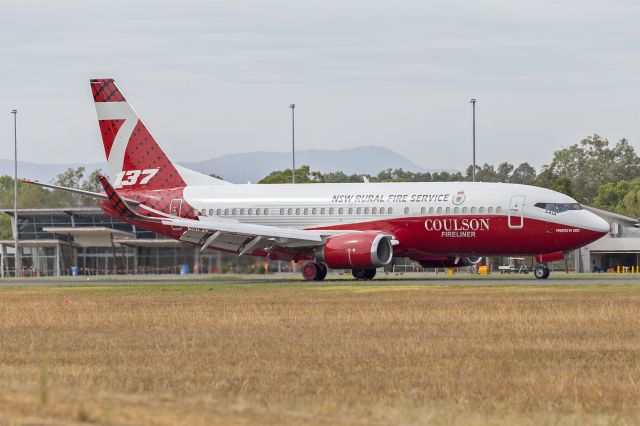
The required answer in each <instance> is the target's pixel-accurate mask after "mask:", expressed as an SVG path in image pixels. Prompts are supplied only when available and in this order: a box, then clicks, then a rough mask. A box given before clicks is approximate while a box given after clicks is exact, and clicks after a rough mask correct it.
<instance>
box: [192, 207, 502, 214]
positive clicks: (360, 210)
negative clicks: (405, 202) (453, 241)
mask: <svg viewBox="0 0 640 426" xmlns="http://www.w3.org/2000/svg"><path fill="white" fill-rule="evenodd" d="M494 212H495V214H500V213H502V207H495V208H494V207H477V208H476V207H453V208H451V207H445V208H443V207H437V208H436V207H429V210H428V213H429V214H443V213H444V214H451V213H453V214H465V213H471V214H475V213H479V214H482V213H488V214H493V213H494ZM208 213H209V214H208V216H229V215H231V216H260V215H263V216H266V215H268V214H269V209H209V211H208ZM279 213H280V216H285V215H286V216H294V215H295V216H300V215H303V216H307V215H309V214H311V215H313V216H316V215H318V214H320V215H327V214H328V215H330V216H331V215H334V214H338V215H344V214H345V213H346V214H348V215H352V214H356V215H361V214H364V215H369V214H372V215H379V214H393V207H388V208H384V207H380V208H378V207H371V208H369V207H338V208H334V207H329V208H324V207H321V208H317V207H313V208H308V207H306V208H288V209H280V211H279ZM404 214H409V207H405V208H404ZM420 214H427V208H426V207H422V208H420ZM200 215H201V216H207V209H202V211H201V212H200Z"/></svg>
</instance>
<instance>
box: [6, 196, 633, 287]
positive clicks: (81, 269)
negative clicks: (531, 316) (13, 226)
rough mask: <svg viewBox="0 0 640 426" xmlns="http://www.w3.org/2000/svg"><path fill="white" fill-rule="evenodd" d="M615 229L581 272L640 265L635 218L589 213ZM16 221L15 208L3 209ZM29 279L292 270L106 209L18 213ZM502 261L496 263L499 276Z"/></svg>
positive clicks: (584, 254) (579, 260) (587, 251)
mask: <svg viewBox="0 0 640 426" xmlns="http://www.w3.org/2000/svg"><path fill="white" fill-rule="evenodd" d="M589 210H591V211H593V212H594V213H596V214H598V215H599V216H601V217H603V218H604V219H605V220H607V221H608V222H609V223H610V224H611V231H610V232H609V234H608V235H606V236H605V237H603V238H601V239H600V240H598V241H595V242H593V243H591V244H589V245H588V246H585V247H583V248H581V249H579V250H576V251H575V252H574V253H573V254H572V258H573V259H572V260H573V261H572V262H570V263H569V264H568V265H564V262H562V263H563V265H562V266H560V269H564V268H565V266H568V268H569V269H570V270H574V271H576V272H593V271H604V272H606V271H618V270H619V269H620V271H621V272H624V271H625V268H626V270H630V269H631V268H632V267H637V266H638V265H640V227H639V225H638V220H637V219H635V218H631V217H627V216H623V215H619V214H616V213H611V212H607V211H604V210H599V209H593V208H589ZM0 212H1V213H3V214H6V215H8V216H10V217H11V220H12V221H13V219H14V218H13V210H9V209H6V210H0ZM18 237H19V250H20V253H21V262H22V267H21V272H20V274H21V276H62V275H70V274H71V273H72V267H76V268H77V269H76V273H78V274H80V275H104V274H179V273H181V272H186V271H189V272H191V273H216V272H240V271H243V272H264V271H265V270H271V271H283V272H284V271H287V270H290V269H291V268H292V265H291V264H289V263H287V262H267V261H265V260H264V259H260V258H253V257H250V256H247V257H242V258H238V257H237V256H235V255H233V254H224V253H221V252H217V251H211V250H208V251H206V252H204V253H201V252H200V248H199V247H194V246H190V245H187V244H184V243H182V242H180V241H177V240H173V239H168V238H165V237H163V236H160V235H158V234H156V233H154V232H150V231H146V230H143V229H138V228H136V227H135V226H133V225H130V224H127V223H124V222H120V221H118V220H116V219H113V218H111V217H109V216H107V215H105V214H104V213H103V212H102V210H101V209H100V208H98V207H83V208H69V209H64V208H62V209H21V210H18ZM14 259H15V249H14V241H13V240H0V276H2V277H11V276H15V269H14V264H15V261H14ZM499 264H500V262H499V261H497V260H496V261H493V262H492V265H493V269H494V272H495V270H497V266H498V265H499Z"/></svg>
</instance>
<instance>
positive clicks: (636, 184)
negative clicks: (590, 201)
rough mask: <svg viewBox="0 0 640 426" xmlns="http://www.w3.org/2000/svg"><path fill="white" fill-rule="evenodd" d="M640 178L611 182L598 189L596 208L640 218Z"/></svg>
mask: <svg viewBox="0 0 640 426" xmlns="http://www.w3.org/2000/svg"><path fill="white" fill-rule="evenodd" d="M639 198H640V178H636V179H633V180H621V181H618V182H616V183H613V182H610V183H607V184H604V185H602V186H601V187H600V188H599V189H598V195H597V196H596V200H595V203H594V205H595V207H598V208H600V209H605V210H609V211H613V212H616V213H620V214H624V215H627V216H632V217H639V216H640V208H638V200H639Z"/></svg>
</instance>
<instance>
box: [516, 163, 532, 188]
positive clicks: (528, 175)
mask: <svg viewBox="0 0 640 426" xmlns="http://www.w3.org/2000/svg"><path fill="white" fill-rule="evenodd" d="M535 178H536V169H534V168H533V167H531V165H529V163H521V164H520V165H519V166H518V167H516V168H515V169H514V170H513V173H512V174H511V177H510V178H509V182H511V183H520V184H524V185H531V184H532V183H533V181H534V180H535Z"/></svg>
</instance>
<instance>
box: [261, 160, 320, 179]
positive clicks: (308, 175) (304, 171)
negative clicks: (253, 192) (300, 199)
mask: <svg viewBox="0 0 640 426" xmlns="http://www.w3.org/2000/svg"><path fill="white" fill-rule="evenodd" d="M320 182H323V176H322V173H320V172H312V171H311V168H310V167H309V166H308V165H306V164H305V165H303V166H300V167H298V168H296V183H320ZM258 183H291V169H284V170H277V171H275V172H271V173H270V174H269V175H268V176H266V177H264V178H262V179H261V180H260V181H258Z"/></svg>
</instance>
